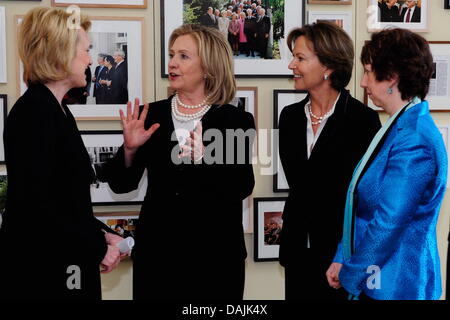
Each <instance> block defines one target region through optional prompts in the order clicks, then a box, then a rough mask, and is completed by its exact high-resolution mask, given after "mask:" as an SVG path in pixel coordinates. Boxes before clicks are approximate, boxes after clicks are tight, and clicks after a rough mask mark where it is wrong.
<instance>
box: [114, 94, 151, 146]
mask: <svg viewBox="0 0 450 320" xmlns="http://www.w3.org/2000/svg"><path fill="white" fill-rule="evenodd" d="M148 109H149V106H148V103H147V104H145V105H144V110H143V111H142V113H141V114H140V115H139V99H138V98H136V99H134V109H133V110H131V102H130V101H128V103H127V116H126V117H125V115H124V114H123V111H122V110H119V112H120V119H121V120H122V126H123V138H124V147H125V149H127V150H130V151H136V150H137V149H138V148H139V147H140V146H142V145H143V144H144V143H145V142H146V141H147V140H148V139H150V137H151V136H152V134H153V133H154V132H155V131H156V130H157V129H158V128H159V123H155V124H154V125H152V126H151V127H150V128H149V129H148V130H145V127H144V122H145V118H146V117H147V113H148Z"/></svg>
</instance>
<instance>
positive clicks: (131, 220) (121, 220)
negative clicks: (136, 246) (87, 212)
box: [94, 211, 139, 238]
mask: <svg viewBox="0 0 450 320" xmlns="http://www.w3.org/2000/svg"><path fill="white" fill-rule="evenodd" d="M94 215H95V217H96V218H97V219H98V220H100V221H101V222H103V223H104V224H106V225H107V226H108V227H110V228H111V229H112V230H114V231H116V232H117V233H118V234H120V235H121V236H122V237H123V238H127V237H133V238H134V236H135V231H136V224H137V221H138V220H139V211H130V212H96V213H94Z"/></svg>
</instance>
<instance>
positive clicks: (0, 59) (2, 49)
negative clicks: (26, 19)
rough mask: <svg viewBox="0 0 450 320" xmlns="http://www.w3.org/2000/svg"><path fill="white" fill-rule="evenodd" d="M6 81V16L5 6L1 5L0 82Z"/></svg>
mask: <svg viewBox="0 0 450 320" xmlns="http://www.w3.org/2000/svg"><path fill="white" fill-rule="evenodd" d="M6 81H7V74H6V18H5V7H0V83H6Z"/></svg>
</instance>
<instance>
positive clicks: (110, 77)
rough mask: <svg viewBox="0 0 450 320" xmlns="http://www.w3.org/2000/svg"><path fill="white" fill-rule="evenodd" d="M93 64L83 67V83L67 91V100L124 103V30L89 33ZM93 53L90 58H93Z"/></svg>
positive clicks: (126, 79) (125, 58)
mask: <svg viewBox="0 0 450 320" xmlns="http://www.w3.org/2000/svg"><path fill="white" fill-rule="evenodd" d="M90 36H91V38H92V42H93V45H92V50H91V51H95V52H97V54H96V59H95V61H94V62H93V64H91V65H89V66H88V67H87V68H86V71H85V75H86V83H87V84H86V86H84V87H82V88H73V89H71V90H70V91H69V92H67V94H66V96H65V102H66V103H67V104H82V105H83V104H84V105H86V104H87V105H92V104H97V105H99V104H126V103H127V101H128V61H127V55H126V50H127V41H126V37H127V35H126V33H122V34H117V33H106V32H102V33H91V34H90ZM94 57H95V56H94V55H93V59H94Z"/></svg>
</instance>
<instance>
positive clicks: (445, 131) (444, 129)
mask: <svg viewBox="0 0 450 320" xmlns="http://www.w3.org/2000/svg"><path fill="white" fill-rule="evenodd" d="M437 127H438V129H439V131H440V132H441V135H442V140H444V145H445V150H447V155H448V154H449V149H448V148H449V141H450V125H449V124H447V125H438V126H437ZM447 158H448V165H449V166H450V158H449V157H447ZM447 188H450V181H448V180H447Z"/></svg>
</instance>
